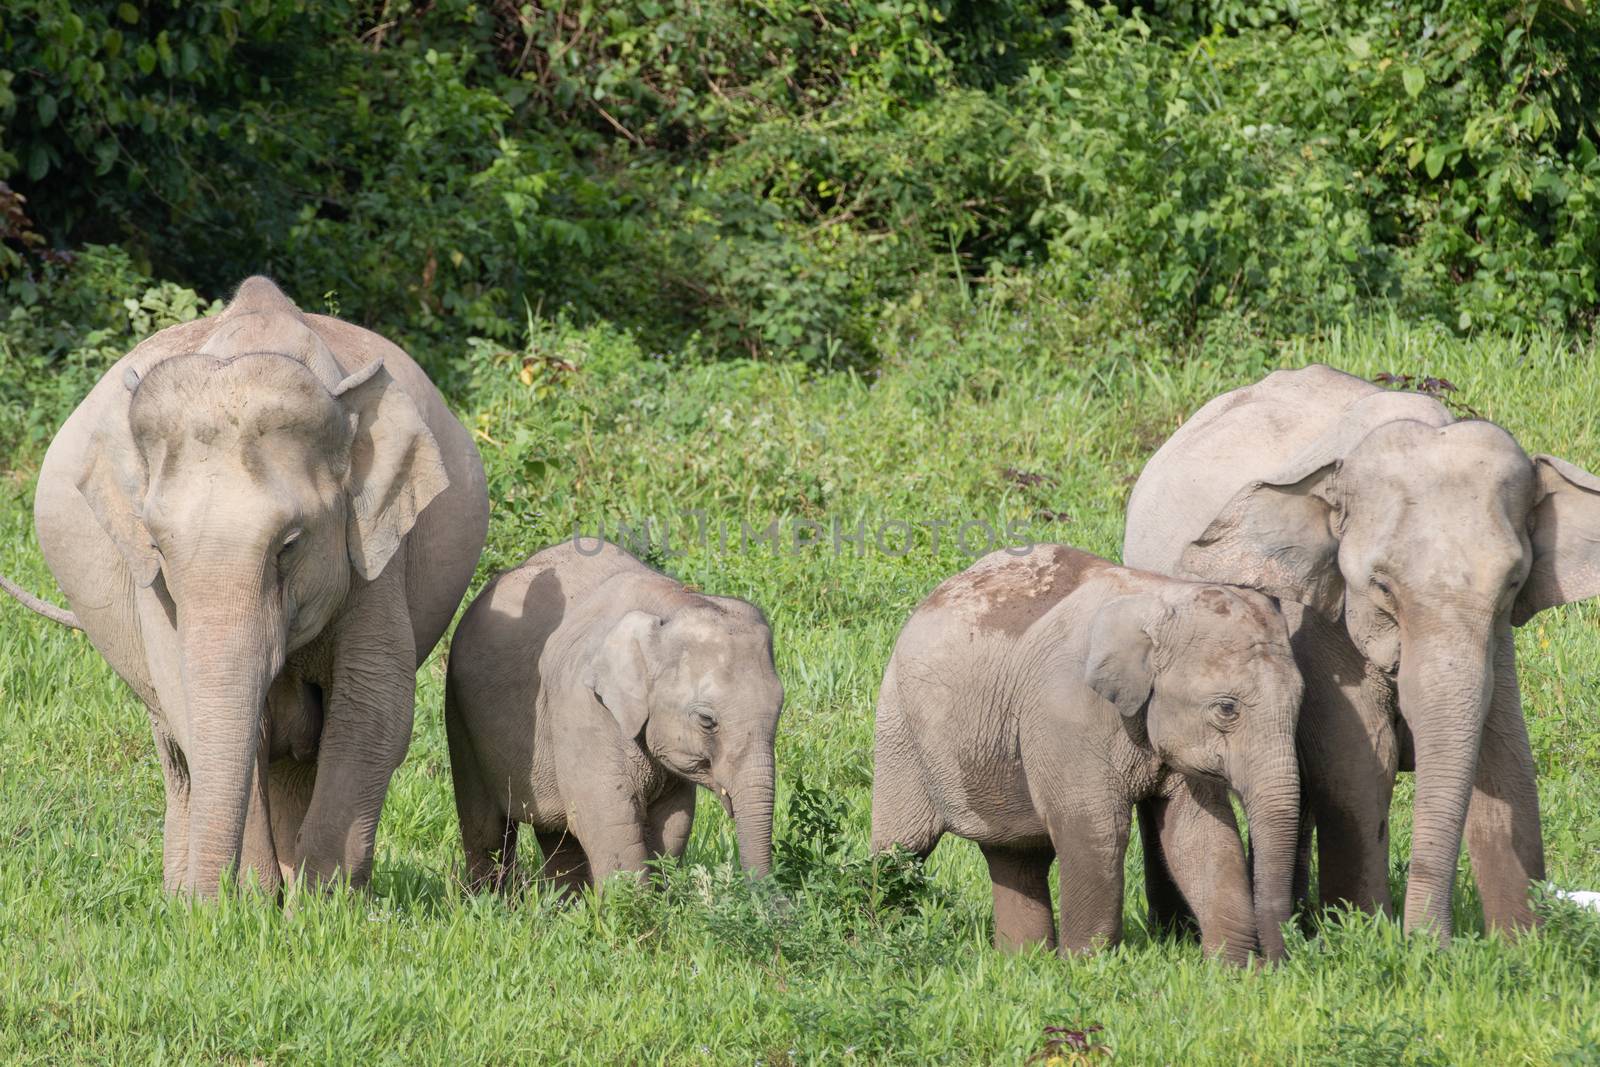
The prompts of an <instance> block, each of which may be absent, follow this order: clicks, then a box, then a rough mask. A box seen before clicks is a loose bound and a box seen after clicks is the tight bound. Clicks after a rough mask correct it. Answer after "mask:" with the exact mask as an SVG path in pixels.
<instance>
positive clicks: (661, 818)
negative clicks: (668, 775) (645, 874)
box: [644, 781, 695, 859]
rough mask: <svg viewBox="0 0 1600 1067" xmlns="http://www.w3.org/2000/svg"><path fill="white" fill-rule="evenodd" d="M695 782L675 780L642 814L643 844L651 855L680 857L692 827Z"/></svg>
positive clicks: (652, 856) (654, 856)
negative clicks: (643, 815)
mask: <svg viewBox="0 0 1600 1067" xmlns="http://www.w3.org/2000/svg"><path fill="white" fill-rule="evenodd" d="M694 801H695V784H694V783H693V782H687V781H674V782H673V783H672V784H671V785H669V786H667V789H666V791H665V792H664V793H662V794H661V795H660V796H659V797H657V798H656V801H655V803H654V804H652V805H650V810H649V811H648V812H647V813H646V814H645V826H644V847H645V851H646V852H647V853H649V855H650V857H651V858H652V859H655V858H658V857H662V856H670V857H671V858H672V859H681V858H682V857H683V853H684V850H685V849H687V848H688V847H689V832H690V831H691V830H693V829H694Z"/></svg>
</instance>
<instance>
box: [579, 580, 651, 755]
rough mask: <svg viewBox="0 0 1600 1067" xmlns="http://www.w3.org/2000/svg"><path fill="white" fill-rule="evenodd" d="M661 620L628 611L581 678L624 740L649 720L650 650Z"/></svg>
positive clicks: (633, 734)
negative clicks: (615, 724) (608, 714)
mask: <svg viewBox="0 0 1600 1067" xmlns="http://www.w3.org/2000/svg"><path fill="white" fill-rule="evenodd" d="M663 621H664V620H662V619H659V618H657V617H656V616H654V615H651V614H649V613H648V612H644V611H630V612H628V613H627V614H626V615H624V616H623V617H622V618H621V620H619V621H618V622H617V624H616V625H615V626H613V627H612V628H611V632H610V633H609V634H607V635H606V639H605V641H604V643H603V644H601V646H600V653H599V655H597V656H595V658H594V661H593V662H592V663H591V664H590V665H589V672H588V675H587V676H586V677H585V679H584V685H586V686H588V688H589V690H590V691H591V692H593V693H594V695H595V699H596V700H598V701H600V706H601V707H603V708H605V709H606V710H607V711H609V712H610V713H611V717H612V718H613V719H616V720H617V726H618V727H619V728H620V729H621V730H622V735H623V736H624V737H627V738H634V737H638V736H639V731H640V730H643V729H644V724H645V720H646V719H648V718H649V717H650V706H649V695H650V661H651V656H650V650H651V649H652V648H653V647H654V644H655V641H656V629H657V628H658V627H659V626H661V624H662V622H663Z"/></svg>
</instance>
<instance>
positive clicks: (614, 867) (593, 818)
mask: <svg viewBox="0 0 1600 1067" xmlns="http://www.w3.org/2000/svg"><path fill="white" fill-rule="evenodd" d="M561 793H562V801H563V803H564V805H565V807H566V810H567V829H568V830H569V831H570V832H571V834H572V836H573V837H576V838H577V840H578V843H579V844H581V845H582V846H583V852H584V855H585V856H587V857H588V860H589V880H590V881H591V882H592V883H593V885H594V887H595V888H596V889H598V890H603V889H604V888H605V884H606V879H608V878H610V877H611V876H612V875H613V874H617V873H620V872H630V873H633V874H635V875H638V876H640V877H643V876H644V874H645V872H646V870H647V866H646V861H647V860H648V859H649V858H650V851H649V848H648V846H647V845H646V843H645V813H644V811H643V810H642V806H641V805H640V803H639V800H638V798H637V797H636V796H635V795H634V792H633V788H632V783H630V782H628V781H627V780H626V779H623V778H621V776H620V774H619V775H615V776H614V775H611V774H604V773H601V774H590V775H588V776H586V777H585V779H584V780H583V781H582V782H579V783H565V782H564V783H562V789H561Z"/></svg>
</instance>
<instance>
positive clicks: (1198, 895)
mask: <svg viewBox="0 0 1600 1067" xmlns="http://www.w3.org/2000/svg"><path fill="white" fill-rule="evenodd" d="M1149 804H1150V809H1151V812H1152V821H1153V822H1154V824H1155V827H1154V828H1155V831H1156V835H1157V837H1158V839H1159V840H1160V843H1161V853H1162V855H1163V856H1164V857H1165V858H1166V861H1167V864H1168V873H1169V875H1170V876H1171V878H1172V879H1173V881H1174V882H1175V883H1176V885H1177V887H1178V889H1179V890H1180V891H1181V892H1182V893H1183V898H1184V900H1185V901H1186V902H1187V903H1188V905H1189V907H1190V908H1191V909H1193V912H1194V915H1195V918H1196V921H1198V922H1199V924H1200V944H1201V947H1202V948H1204V950H1205V952H1206V954H1207V955H1211V956H1221V957H1222V958H1223V959H1226V960H1227V961H1228V962H1230V963H1240V964H1242V963H1244V962H1245V961H1246V960H1247V959H1248V958H1249V956H1250V953H1252V952H1255V951H1256V950H1257V940H1256V922H1255V911H1254V896H1253V894H1252V891H1251V885H1250V870H1249V866H1248V864H1247V862H1246V860H1245V854H1244V846H1243V843H1242V842H1241V841H1240V840H1239V824H1238V820H1237V819H1235V818H1234V814H1233V805H1232V804H1231V803H1229V801H1228V792H1227V790H1226V789H1225V788H1224V787H1222V786H1220V785H1216V784H1213V783H1210V782H1197V781H1193V780H1191V779H1185V780H1184V781H1183V782H1182V784H1181V785H1179V787H1178V790H1177V791H1176V792H1175V793H1174V794H1173V795H1172V796H1170V797H1161V798H1158V799H1156V800H1154V801H1151V802H1149Z"/></svg>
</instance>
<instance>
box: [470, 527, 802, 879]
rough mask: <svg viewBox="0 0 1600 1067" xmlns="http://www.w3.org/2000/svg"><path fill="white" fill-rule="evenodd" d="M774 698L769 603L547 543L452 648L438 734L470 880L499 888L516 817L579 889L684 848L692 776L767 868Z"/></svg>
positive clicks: (559, 875) (548, 871)
mask: <svg viewBox="0 0 1600 1067" xmlns="http://www.w3.org/2000/svg"><path fill="white" fill-rule="evenodd" d="M782 706H783V686H782V685H781V684H780V683H779V681H778V675H777V672H776V670H774V668H773V665H772V633H771V631H770V630H768V628H767V623H766V619H765V618H764V617H763V616H762V614H761V610H760V609H759V608H757V607H755V606H754V605H752V604H749V603H746V602H745V601H743V600H736V599H733V598H730V597H716V596H707V595H704V594H701V593H697V592H693V591H691V590H689V589H687V588H685V587H684V586H683V585H682V584H680V583H679V582H676V581H674V580H672V579H671V578H668V577H666V576H665V575H663V574H660V573H658V572H657V571H654V570H651V569H650V568H649V567H646V566H645V565H644V564H642V563H640V562H639V561H638V560H636V559H634V558H633V557H632V556H630V555H628V553H626V552H624V551H622V550H621V549H619V548H617V547H615V546H613V545H609V544H604V543H602V544H600V545H599V546H598V547H597V549H596V550H595V551H594V552H593V553H591V552H589V551H588V549H587V548H583V549H580V548H579V546H578V545H577V543H576V542H563V543H562V544H559V545H555V546H553V547H551V548H547V549H545V550H544V551H542V552H539V553H537V554H536V555H534V556H532V557H531V558H529V559H528V560H527V561H526V562H525V563H523V564H522V565H521V566H520V567H516V568H514V569H512V570H509V571H506V572H505V573H503V574H501V575H499V576H498V577H496V578H495V579H494V581H492V582H491V583H490V584H489V585H488V586H487V587H486V588H485V589H484V590H483V592H482V593H481V594H479V596H478V598H477V599H476V600H474V601H473V603H472V606H471V607H470V608H468V609H467V613H466V615H464V616H463V617H462V619H461V625H460V626H459V627H458V628H457V629H456V636H455V639H454V641H453V642H452V644H451V649H450V667H449V676H448V679H447V682H446V689H445V729H446V732H447V733H448V735H449V741H450V770H451V773H452V775H453V776H454V778H455V789H456V812H457V814H458V815H459V816H460V819H461V841H462V844H463V846H464V847H465V849H466V860H467V878H468V881H469V884H470V885H471V886H472V887H473V888H484V887H487V886H493V887H494V888H496V889H500V888H503V887H505V885H506V883H507V880H508V877H509V876H510V875H511V873H512V872H513V871H514V869H515V864H516V849H517V828H518V825H519V824H521V823H530V824H532V826H533V829H534V833H535V834H536V835H537V836H538V839H539V847H540V848H541V849H542V850H543V852H544V865H543V867H542V869H541V871H540V876H541V878H543V879H545V880H546V881H548V882H553V883H555V884H556V885H558V886H561V887H562V888H565V889H569V890H571V889H577V888H579V887H582V886H584V885H594V886H599V885H601V884H602V883H604V882H605V880H606V878H607V877H608V876H610V875H611V874H614V873H616V872H618V871H643V870H644V869H645V863H646V861H647V860H650V859H653V858H656V857H661V856H673V857H678V856H682V855H683V851H684V848H685V846H686V845H687V844H688V842H689V831H690V829H691V827H692V825H693V823H694V799H695V786H696V785H702V786H705V787H706V788H708V789H711V790H713V791H715V792H716V794H717V795H718V797H719V798H720V799H721V800H722V803H723V806H724V807H725V808H726V809H727V810H728V812H729V814H730V815H731V816H732V817H733V819H734V822H735V824H736V828H737V833H738V840H739V856H740V859H741V860H742V861H743V863H744V865H745V867H747V868H749V869H751V870H753V871H755V872H756V873H758V874H765V873H766V870H767V867H768V865H769V862H770V859H771V848H772V789H773V761H772V743H773V736H774V734H775V733H776V732H777V727H778V713H779V711H780V710H781V708H782Z"/></svg>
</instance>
